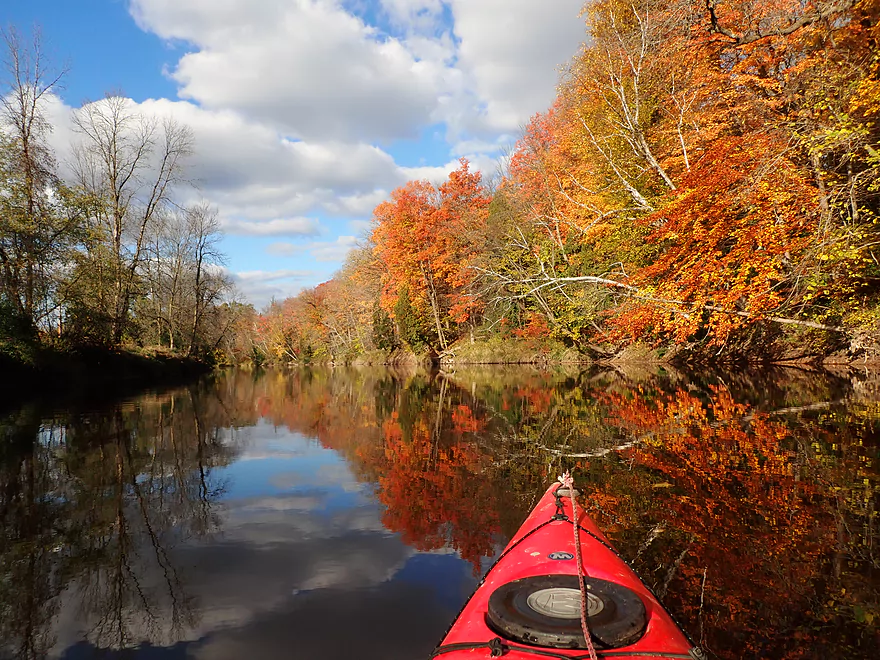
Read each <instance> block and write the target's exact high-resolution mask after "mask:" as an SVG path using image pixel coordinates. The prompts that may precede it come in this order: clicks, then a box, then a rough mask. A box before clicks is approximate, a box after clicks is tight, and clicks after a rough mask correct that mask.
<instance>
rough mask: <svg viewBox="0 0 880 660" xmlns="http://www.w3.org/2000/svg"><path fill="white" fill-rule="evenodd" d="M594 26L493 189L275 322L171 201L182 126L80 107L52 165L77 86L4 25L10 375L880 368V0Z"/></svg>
mask: <svg viewBox="0 0 880 660" xmlns="http://www.w3.org/2000/svg"><path fill="white" fill-rule="evenodd" d="M582 17H583V19H584V20H585V23H586V33H585V38H584V46H583V47H582V48H581V49H580V50H579V52H577V53H575V54H574V55H573V57H572V59H571V61H570V62H569V63H568V65H567V66H566V67H565V68H564V70H563V71H562V73H561V75H560V79H559V84H558V87H557V90H558V94H557V98H556V99H555V100H554V102H553V104H552V105H551V107H550V108H548V109H547V110H546V111H545V112H542V113H539V114H536V115H535V116H534V117H532V119H531V120H530V121H529V122H528V124H527V125H526V126H525V127H524V128H523V131H522V135H521V136H520V137H519V139H518V140H517V141H516V143H515V144H514V145H512V147H511V148H510V151H509V152H508V153H507V154H506V156H505V158H504V159H503V164H502V167H501V170H500V171H499V172H498V174H497V176H496V177H494V178H491V177H484V176H483V174H482V173H480V172H477V171H472V170H471V164H470V163H469V162H468V160H467V158H464V157H462V158H461V159H460V161H459V164H458V167H457V169H455V170H453V171H451V172H450V173H449V174H448V176H447V177H446V178H445V179H444V180H442V181H427V180H418V181H415V180H414V181H409V182H408V183H406V184H404V185H403V186H401V187H399V188H397V189H395V190H393V191H392V192H391V193H390V194H389V196H388V199H387V201H384V202H382V203H381V204H379V205H378V206H377V207H376V208H375V209H374V210H373V213H372V225H371V229H370V231H369V233H368V234H367V235H365V236H363V237H362V240H361V242H360V244H359V245H358V246H357V247H355V248H354V249H352V250H351V251H350V252H349V254H348V257H347V259H346V261H345V263H344V265H343V266H342V268H341V269H340V270H339V271H338V272H337V273H336V274H335V275H334V276H333V278H332V279H330V280H329V281H327V282H324V283H322V284H319V285H318V286H316V287H314V288H310V289H305V290H303V291H301V292H300V293H298V294H297V295H295V296H292V297H289V298H286V299H284V300H273V301H272V302H271V303H270V304H269V305H268V306H267V307H266V308H265V309H263V310H261V311H258V310H256V309H255V308H254V307H253V306H252V305H250V304H247V303H241V302H238V301H236V300H235V299H234V293H233V286H232V281H231V279H230V277H229V275H228V271H226V269H225V268H224V264H225V257H224V255H223V254H222V252H221V251H220V248H219V246H220V241H221V237H222V228H221V222H220V219H219V216H218V211H217V210H215V209H213V208H212V207H211V206H210V205H209V204H207V203H205V202H201V203H197V204H194V205H191V206H188V207H184V206H183V205H182V204H181V200H182V199H190V198H191V197H192V195H191V193H190V192H189V191H185V187H186V185H187V180H188V179H187V176H186V173H185V172H186V162H187V160H188V159H189V158H191V156H192V155H193V149H194V138H193V133H192V131H191V129H190V128H189V127H187V126H185V125H182V124H180V123H179V122H178V121H176V120H175V119H174V118H172V117H167V116H166V117H162V116H147V115H144V114H143V113H141V112H139V111H138V110H137V108H136V106H134V105H133V103H132V102H131V101H130V100H129V99H126V98H125V97H123V96H121V95H118V94H115V95H108V96H107V97H106V98H104V99H102V100H99V101H95V102H90V103H86V104H84V105H83V106H82V107H80V108H78V109H76V110H74V111H73V116H72V123H73V126H74V131H73V134H74V143H73V144H72V146H71V153H72V154H73V157H72V160H71V162H68V163H66V165H67V167H65V168H61V167H59V165H58V163H57V162H56V160H55V156H54V154H53V153H52V150H51V148H50V146H49V142H48V139H47V135H48V133H49V131H51V129H52V127H51V124H50V122H49V114H48V113H47V111H46V105H45V103H44V101H46V100H47V99H49V98H50V97H51V95H52V94H53V93H54V92H53V90H54V89H55V87H56V86H57V84H58V83H59V81H60V79H61V77H62V76H61V75H60V74H58V75H55V74H53V73H52V70H51V67H50V66H49V65H48V63H47V62H45V61H44V60H43V59H42V52H43V51H42V50H41V49H40V47H39V43H38V40H37V41H36V42H35V44H34V45H32V46H30V45H25V44H24V42H23V41H22V40H21V38H20V37H19V36H18V34H17V33H16V32H15V31H14V30H9V31H5V32H3V33H2V36H3V38H4V39H3V41H4V42H5V46H6V50H7V58H6V63H7V72H6V73H7V74H8V75H7V76H6V77H5V81H6V84H5V86H4V87H3V88H0V98H2V100H3V103H2V105H0V123H2V124H4V126H5V128H6V130H4V131H0V193H2V194H0V264H2V268H0V333H2V334H0V341H3V340H4V337H3V335H7V336H9V337H11V339H10V340H9V341H8V342H7V344H8V346H9V347H10V348H9V349H8V350H6V351H5V354H6V355H7V357H6V358H2V357H0V359H5V361H6V365H7V370H9V369H10V368H15V369H18V370H19V371H20V372H21V373H23V374H27V373H31V374H36V373H39V372H40V371H41V370H42V371H44V372H45V373H47V374H50V378H51V379H53V380H62V379H63V376H62V374H65V373H71V374H74V373H76V372H78V371H81V370H85V371H89V370H93V371H97V370H98V369H108V370H113V369H114V368H115V367H112V366H110V365H123V364H125V363H126V361H129V363H130V364H131V365H139V366H132V367H131V368H132V369H133V370H135V371H138V370H140V371H141V372H143V373H149V372H150V371H151V369H153V368H155V369H156V370H158V371H161V370H168V371H169V372H174V371H175V370H177V369H178V366H180V368H181V369H183V370H184V371H185V370H186V369H185V368H184V367H183V366H182V365H183V364H185V363H186V364H188V363H190V362H193V363H194V362H203V363H206V364H233V365H248V364H250V365H254V366H257V367H259V366H260V365H264V364H265V365H273V366H290V365H309V364H357V363H364V364H379V363H383V364H386V363H390V364H404V363H412V362H415V363H419V362H426V361H427V362H432V363H439V364H440V365H444V364H465V363H472V364H480V363H482V364H516V363H531V364H553V363H564V362H576V363H589V362H610V363H614V362H615V361H617V362H621V361H627V362H639V361H642V362H645V363H655V362H657V363H668V364H680V365H689V366H699V365H726V366H736V365H768V364H789V365H799V364H807V365H821V364H853V365H859V366H865V365H873V364H877V363H878V362H880V249H878V246H880V85H878V84H877V80H878V77H880V57H878V55H877V49H876V44H877V42H878V41H880V0H843V1H835V2H819V3H807V4H804V3H802V2H797V1H796V0H785V1H783V2H776V1H774V2H770V0H757V1H748V2H745V1H742V2H740V1H738V0H737V1H733V2H727V3H723V4H720V3H715V2H705V1H704V0H699V1H697V0H674V1H672V2H669V1H667V0H640V2H638V3H635V4H633V3H631V2H623V1H622V0H594V1H593V2H590V3H588V4H587V5H586V6H585V8H584V10H583V12H582ZM573 20H576V19H573ZM62 171H64V172H66V174H65V177H66V178H63V177H62V175H61V174H60V173H61V172H62ZM120 172H123V173H124V176H119V173H120ZM184 192H186V194H183V193H184ZM16 337H19V338H21V337H23V338H24V344H23V345H24V346H32V347H38V348H39V347H42V348H39V350H38V349H37V348H35V349H33V350H35V351H37V353H36V354H39V355H42V356H43V357H41V358H40V359H39V360H36V359H35V360H34V361H29V358H28V355H27V351H24V352H23V353H21V354H20V355H19V354H18V353H17V352H16V351H18V349H17V348H16V347H15V342H16V341H17V339H16ZM150 346H153V347H156V348H155V349H148V348H132V347H150ZM41 351H43V352H41ZM3 354H4V351H3V349H2V347H0V356H2V355H3ZM98 355H107V356H116V357H112V358H107V359H106V360H103V361H102V360H97V359H95V360H92V359H90V358H83V357H81V356H98ZM176 355H183V356H185V358H182V360H183V361H182V362H178V358H175V357H172V356H176ZM122 356H125V357H122ZM134 356H139V357H137V358H135V357H134ZM40 360H42V361H40ZM65 362H69V364H71V365H76V366H70V371H69V372H67V371H65V369H67V367H65V366H62V365H64V364H65ZM9 365H12V366H11V367H10V366H9ZM16 365H17V366H16ZM157 365H164V366H157ZM0 366H2V363H0ZM119 369H120V372H124V371H125V369H123V368H122V367H121V366H120V367H119ZM123 375H124V374H123ZM94 378H96V379H98V380H100V376H99V375H97V374H95V375H94Z"/></svg>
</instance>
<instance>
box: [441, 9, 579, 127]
mask: <svg viewBox="0 0 880 660" xmlns="http://www.w3.org/2000/svg"><path fill="white" fill-rule="evenodd" d="M447 1H448V2H449V4H450V5H451V7H452V13H453V16H454V21H455V35H456V37H457V38H458V39H459V46H458V64H457V65H458V67H459V68H460V69H461V70H462V71H463V72H464V73H465V74H466V75H467V76H468V78H469V80H470V84H469V88H470V90H471V92H472V94H473V100H475V101H476V102H477V103H478V104H479V112H478V113H476V114H475V113H474V112H473V111H472V110H471V109H469V108H466V107H465V108H462V107H460V106H456V105H454V104H451V105H450V106H449V107H447V108H446V111H447V113H448V114H447V117H446V119H447V121H448V122H450V125H451V127H452V129H453V130H458V131H461V132H462V133H467V132H477V133H484V134H485V133H488V134H497V133H499V132H507V133H510V134H512V135H515V134H517V133H518V132H519V127H520V126H521V125H522V124H523V123H524V122H525V121H527V120H528V118H529V117H530V116H531V115H533V114H534V113H536V112H539V111H542V110H544V109H546V108H547V107H548V106H549V104H550V103H551V102H552V100H553V97H554V95H555V90H556V83H557V77H556V76H555V75H553V73H554V71H557V70H558V68H559V67H560V65H563V64H565V63H566V62H568V60H570V59H571V57H572V56H573V55H574V54H575V53H576V51H577V48H578V46H579V45H580V44H581V43H582V42H583V40H584V36H585V34H584V24H583V23H582V22H581V21H580V20H578V12H579V11H580V9H581V7H582V6H583V0H553V2H535V0H478V1H475V0H447Z"/></svg>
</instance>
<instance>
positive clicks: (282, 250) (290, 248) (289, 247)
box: [266, 236, 358, 263]
mask: <svg viewBox="0 0 880 660" xmlns="http://www.w3.org/2000/svg"><path fill="white" fill-rule="evenodd" d="M357 244H358V238H357V237H356V236H339V237H337V238H336V240H335V241H312V242H310V243H306V244H303V245H295V244H293V243H283V242H282V243H272V244H271V245H269V246H268V247H267V248H266V252H267V253H268V254H271V255H272V256H275V257H295V256H297V255H300V254H303V253H310V254H311V255H312V258H313V259H314V260H315V261H325V262H331V263H332V262H338V261H343V260H344V259H345V256H346V255H347V254H348V251H349V250H351V249H352V248H353V247H355V246H356V245H357Z"/></svg>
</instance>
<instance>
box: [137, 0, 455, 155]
mask: <svg viewBox="0 0 880 660" xmlns="http://www.w3.org/2000/svg"><path fill="white" fill-rule="evenodd" d="M131 9H132V14H133V15H134V16H135V18H136V20H137V21H138V23H139V25H141V26H142V27H143V28H144V29H148V30H151V31H153V32H155V33H156V34H158V35H159V36H161V37H164V38H166V39H182V40H185V41H187V42H189V43H191V44H193V45H194V46H195V48H196V49H195V50H194V51H193V52H190V53H187V54H186V55H184V56H183V57H182V58H181V59H180V61H179V62H178V63H177V66H176V67H175V68H174V69H173V70H172V71H171V76H172V78H173V79H174V80H175V81H177V83H178V84H179V85H180V92H179V93H180V95H181V96H182V97H183V98H187V99H192V100H194V101H197V102H198V103H199V104H201V105H203V106H204V107H207V108H231V109H235V110H237V111H240V112H243V113H246V114H247V115H248V116H251V117H254V118H257V119H259V120H261V121H264V122H267V123H269V124H271V125H273V126H275V127H278V128H279V129H280V130H281V131H282V132H284V133H286V134H288V135H291V136H294V137H297V138H309V139H314V138H318V139H327V138H346V139H352V138H354V139H361V138H363V139H367V140H371V141H372V140H377V139H384V140H387V139H393V138H399V137H411V136H414V135H415V134H416V132H417V129H418V127H419V126H420V125H421V124H422V123H424V122H425V121H426V120H427V119H428V117H429V116H430V114H431V112H432V110H433V109H434V107H435V105H436V100H437V96H438V86H440V85H442V78H443V76H442V66H437V64H436V63H434V62H431V61H426V60H418V59H416V58H415V57H414V56H413V55H412V53H410V52H409V51H408V50H407V48H406V47H405V46H404V44H402V43H401V42H400V41H398V40H397V39H394V38H390V37H388V36H387V35H379V34H377V31H376V29H375V28H373V27H371V26H368V25H366V24H365V23H364V22H363V21H362V20H361V19H360V18H358V17H356V16H354V15H352V14H349V13H347V12H346V11H345V10H344V9H343V8H342V7H341V6H340V5H339V4H338V3H337V2H333V1H330V0H261V1H260V2H253V1H252V0H225V2H222V3H218V2H216V0H187V2H180V0H133V2H132V5H131Z"/></svg>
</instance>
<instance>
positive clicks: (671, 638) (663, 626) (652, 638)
mask: <svg viewBox="0 0 880 660" xmlns="http://www.w3.org/2000/svg"><path fill="white" fill-rule="evenodd" d="M558 486H559V484H555V485H554V486H551V487H550V488H549V489H548V490H547V492H546V493H545V494H544V496H543V497H542V498H541V501H540V502H538V505H537V506H536V507H535V509H534V510H533V511H532V513H531V514H530V515H529V517H528V518H527V519H526V521H525V522H524V523H523V525H522V527H520V530H519V532H517V534H516V536H514V538H513V539H512V540H511V541H510V543H509V544H508V545H507V548H505V550H504V552H503V553H502V554H501V556H500V558H499V560H498V561H497V562H496V563H495V565H494V566H493V567H492V568H491V569H490V570H489V572H488V573H487V575H486V577H485V578H484V580H483V582H482V583H481V584H480V586H479V587H477V590H476V591H475V592H474V594H473V596H471V598H470V600H469V601H468V602H467V604H466V605H465V606H464V608H463V609H462V611H461V613H460V614H459V616H458V618H457V619H456V621H455V623H454V624H453V625H452V627H451V628H450V630H449V632H448V633H447V635H446V637H445V638H444V639H443V641H442V643H441V645H440V646H439V647H438V648H437V650H436V651H435V654H434V656H432V657H438V658H442V659H443V660H463V659H464V658H468V659H469V660H475V659H477V658H490V657H499V656H500V655H503V657H504V658H506V659H507V660H535V658H537V657H551V658H552V657H557V658H588V657H589V654H588V651H587V650H585V649H583V648H580V649H560V648H550V647H544V646H532V645H527V644H524V643H523V642H521V641H516V640H511V639H505V637H504V634H503V633H501V634H499V633H498V632H495V631H494V630H492V629H491V628H490V627H489V624H488V623H487V614H488V610H489V598H490V596H491V595H492V593H493V592H494V591H495V590H496V589H498V588H499V587H501V586H502V585H505V584H507V583H509V582H511V581H513V580H518V579H521V578H527V577H530V576H537V575H573V576H577V573H578V571H577V564H576V561H575V559H573V558H572V559H562V560H560V559H552V558H550V557H549V556H548V555H551V554H553V555H554V556H556V557H559V556H560V553H568V555H574V554H575V547H574V529H573V525H572V522H571V500H570V498H569V497H560V498H558V499H557V498H556V496H555V491H556V489H557V487H558ZM558 504H561V505H562V507H563V508H562V510H561V511H560V510H559V507H558ZM578 512H579V513H580V520H579V523H580V528H581V529H580V531H579V535H580V543H581V553H582V557H583V564H584V568H585V572H586V574H587V575H588V576H589V577H590V578H599V579H601V580H607V581H610V582H614V583H617V584H619V585H622V586H624V587H627V588H628V589H630V590H632V591H633V592H635V594H637V595H638V597H639V599H640V600H641V601H642V604H643V605H644V609H645V616H646V618H647V627H646V628H645V630H644V634H643V635H642V636H641V638H640V639H638V641H636V642H635V643H632V644H630V645H628V646H623V647H619V648H613V649H607V650H602V649H599V648H597V653H598V655H599V657H600V658H601V657H613V658H615V659H617V660H637V659H644V658H646V657H679V658H700V657H702V654H701V653H700V651H699V649H694V646H693V644H691V643H690V642H689V641H688V639H687V637H685V635H684V633H683V632H682V631H681V629H680V628H679V627H678V626H677V625H676V624H675V623H674V622H673V620H672V618H671V617H670V615H669V614H668V612H666V610H665V609H664V608H663V606H662V605H661V604H660V603H659V602H658V601H657V598H656V597H655V596H654V594H653V593H652V592H651V591H650V590H649V589H648V588H647V587H646V586H645V584H644V583H643V582H642V581H641V580H640V579H639V578H638V577H637V576H636V574H635V573H634V572H633V571H632V569H630V567H629V566H628V565H627V564H626V562H624V561H623V560H622V559H621V558H620V556H618V554H617V553H616V551H614V550H613V549H612V548H611V545H610V543H609V541H608V539H606V538H605V536H604V535H603V534H602V532H601V531H600V530H599V528H598V527H597V526H596V524H595V523H594V522H593V521H592V520H590V518H589V517H587V516H586V515H584V514H583V512H582V509H581V507H580V506H578ZM558 513H562V514H563V515H564V516H565V519H559V518H558V516H557V514H558ZM554 517H556V519H554ZM562 556H563V557H566V556H567V555H565V554H562ZM493 639H500V643H502V644H503V654H502V652H501V649H500V648H499V647H498V644H499V642H498V641H496V642H494V645H495V647H496V650H495V655H493V654H492V650H491V649H490V648H489V647H487V646H483V647H482V648H468V649H461V650H456V646H458V645H474V646H477V645H479V644H480V643H488V642H490V641H491V640H493ZM580 639H581V640H583V636H582V635H581V637H580ZM450 645H456V646H450ZM459 648H460V647H459ZM525 649H533V650H536V651H539V652H540V655H536V654H534V653H529V652H527V651H526V650H525ZM545 654H548V655H545ZM645 654H649V655H645ZM667 654H672V655H667Z"/></svg>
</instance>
